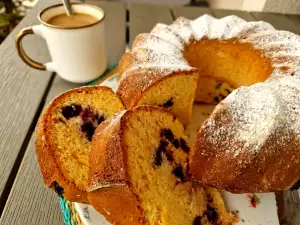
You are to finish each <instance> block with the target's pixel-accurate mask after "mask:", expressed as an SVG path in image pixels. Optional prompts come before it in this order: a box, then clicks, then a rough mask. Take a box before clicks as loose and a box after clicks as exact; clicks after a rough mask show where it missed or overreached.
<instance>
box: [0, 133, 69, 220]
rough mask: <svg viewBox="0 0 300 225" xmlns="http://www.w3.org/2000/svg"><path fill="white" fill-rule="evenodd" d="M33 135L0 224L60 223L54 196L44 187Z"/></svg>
mask: <svg viewBox="0 0 300 225" xmlns="http://www.w3.org/2000/svg"><path fill="white" fill-rule="evenodd" d="M33 139H34V138H32V140H31V142H30V145H29V146H28V151H27V152H26V154H25V156H24V161H23V163H22V165H21V172H20V173H19V174H18V176H17V178H16V182H15V184H14V186H13V189H12V191H11V194H10V196H9V199H8V204H6V206H5V208H4V211H3V214H2V217H1V219H0V224H1V225H4V224H16V225H17V224H32V225H35V224H36V225H38V224H47V225H57V224H63V216H62V213H61V211H60V206H59V200H58V197H57V195H56V194H55V193H54V192H53V191H51V190H50V189H47V190H46V189H45V187H44V184H43V180H42V177H41V174H40V170H39V167H38V164H37V160H36V156H35V151H34V140H33Z"/></svg>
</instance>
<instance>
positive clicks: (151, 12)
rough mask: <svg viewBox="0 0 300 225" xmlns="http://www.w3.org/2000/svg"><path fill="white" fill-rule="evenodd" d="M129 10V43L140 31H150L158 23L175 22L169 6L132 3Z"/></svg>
mask: <svg viewBox="0 0 300 225" xmlns="http://www.w3.org/2000/svg"><path fill="white" fill-rule="evenodd" d="M128 10H129V43H130V46H131V44H132V42H133V40H134V39H135V37H136V36H137V35H138V34H140V33H146V32H150V31H151V29H152V28H153V27H154V26H155V25H156V24H157V23H165V24H170V23H172V22H173V18H172V14H171V10H170V8H169V7H167V6H157V5H141V4H130V5H129V6H128Z"/></svg>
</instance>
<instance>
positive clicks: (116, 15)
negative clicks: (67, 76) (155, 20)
mask: <svg viewBox="0 0 300 225" xmlns="http://www.w3.org/2000/svg"><path fill="white" fill-rule="evenodd" d="M91 3H93V4H96V5H98V6H100V7H102V8H103V9H104V10H105V12H106V18H105V31H106V37H107V38H106V41H107V46H108V63H109V66H112V65H114V64H115V63H116V62H118V60H119V58H120V57H121V56H122V55H123V53H124V51H125V44H126V43H125V35H126V34H125V31H126V30H125V23H126V21H125V19H126V7H125V5H124V4H120V3H107V2H99V1H93V2H91ZM40 73H41V72H40ZM41 75H42V74H41ZM78 86H81V85H79V84H72V83H69V82H67V81H64V80H62V79H61V78H60V77H59V76H57V75H56V77H55V79H54V81H53V83H52V86H51V88H50V90H49V93H48V95H47V99H46V103H48V102H49V101H51V100H52V99H53V98H54V97H55V96H56V95H58V94H60V93H62V92H64V91H66V90H68V89H71V88H75V87H78ZM34 142H35V137H34V134H33V135H32V137H31V139H30V143H29V146H28V148H27V150H26V154H25V156H24V159H23V161H22V164H21V166H20V169H19V172H18V175H17V177H16V180H15V183H14V185H13V188H12V190H11V192H10V195H9V199H8V200H7V202H6V205H5V208H4V211H3V214H2V217H1V219H0V224H1V225H4V224H5V225H6V224H11V225H14V224H15V225H19V224H37V225H40V224H41V225H44V224H45V225H46V224H47V225H48V224H49V225H50V224H53V225H56V224H63V217H62V213H61V209H60V206H59V198H58V196H57V195H56V194H55V193H54V192H53V191H51V190H49V189H46V188H45V187H44V185H43V179H42V176H41V174H40V170H39V167H38V163H37V160H36V154H35V145H34Z"/></svg>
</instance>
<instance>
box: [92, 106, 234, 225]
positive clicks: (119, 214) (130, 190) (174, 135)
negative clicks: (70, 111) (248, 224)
mask: <svg viewBox="0 0 300 225" xmlns="http://www.w3.org/2000/svg"><path fill="white" fill-rule="evenodd" d="M92 143H93V144H92V152H91V155H90V170H89V185H88V187H89V193H88V199H89V202H90V203H91V204H92V205H93V206H94V207H95V208H96V209H97V210H98V211H99V212H101V213H102V214H103V215H104V216H105V217H106V219H108V221H110V222H111V223H112V224H124V225H125V224H128V225H129V224H130V225H132V224H150V225H155V224H164V225H168V224H170V225H176V224H178V225H185V224H187V225H191V224H210V225H211V224H220V225H222V224H224V225H225V224H228V225H229V224H232V223H233V222H234V221H235V219H236V216H235V215H234V214H232V213H230V212H227V211H226V209H225V206H224V203H223V200H222V198H221V196H220V194H219V193H218V191H216V190H215V189H212V188H208V189H204V188H202V187H201V186H199V184H194V183H192V182H190V181H189V180H190V178H189V176H190V175H189V166H188V159H189V152H190V147H189V146H188V144H187V142H186V137H185V134H184V128H183V126H182V125H181V123H180V122H179V120H178V119H176V117H175V116H174V115H173V114H171V113H169V112H168V111H167V110H165V109H163V108H159V107H151V106H139V107H137V108H134V109H132V110H128V111H122V112H119V113H118V114H116V115H115V116H114V117H113V118H112V119H110V120H108V121H105V122H103V123H102V124H101V125H100V126H99V127H98V128H97V129H96V131H95V134H94V136H93V142H92Z"/></svg>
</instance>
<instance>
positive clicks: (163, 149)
mask: <svg viewBox="0 0 300 225" xmlns="http://www.w3.org/2000/svg"><path fill="white" fill-rule="evenodd" d="M167 146H168V142H166V141H164V140H161V141H160V143H159V146H158V147H157V149H156V152H155V156H154V162H153V165H154V166H161V164H162V160H163V158H162V153H163V152H166V150H167Z"/></svg>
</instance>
